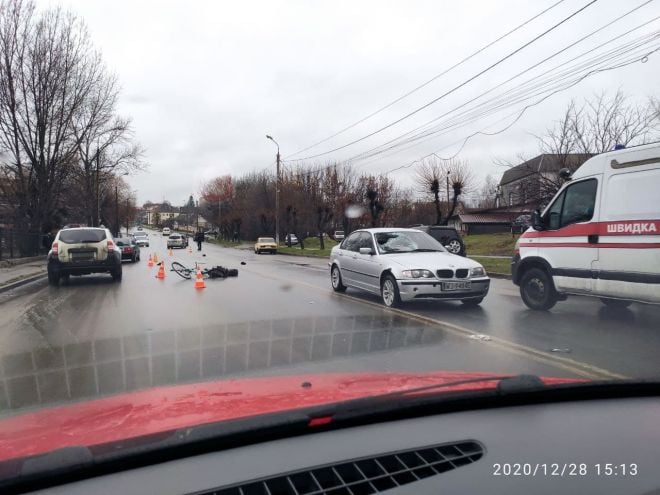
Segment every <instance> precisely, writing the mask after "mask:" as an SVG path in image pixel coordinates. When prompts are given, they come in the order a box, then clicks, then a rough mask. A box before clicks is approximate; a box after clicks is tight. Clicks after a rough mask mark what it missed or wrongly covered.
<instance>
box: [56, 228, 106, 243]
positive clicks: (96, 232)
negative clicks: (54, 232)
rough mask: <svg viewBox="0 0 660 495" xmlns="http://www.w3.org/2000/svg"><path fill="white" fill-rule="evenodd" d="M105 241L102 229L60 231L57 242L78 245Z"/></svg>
mask: <svg viewBox="0 0 660 495" xmlns="http://www.w3.org/2000/svg"><path fill="white" fill-rule="evenodd" d="M103 239H105V230H103V229H75V230H61V231H60V237H59V240H60V241H61V242H64V243H65V244H80V243H84V242H101V241H102V240H103Z"/></svg>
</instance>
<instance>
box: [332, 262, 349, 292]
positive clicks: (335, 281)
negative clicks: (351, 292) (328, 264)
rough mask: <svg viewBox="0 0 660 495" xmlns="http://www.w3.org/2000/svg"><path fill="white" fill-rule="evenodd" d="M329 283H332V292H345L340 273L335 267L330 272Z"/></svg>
mask: <svg viewBox="0 0 660 495" xmlns="http://www.w3.org/2000/svg"><path fill="white" fill-rule="evenodd" d="M330 281H331V282H332V290H334V291H335V292H344V291H346V286H345V285H344V284H343V283H342V281H341V272H340V271H339V267H338V266H337V265H335V266H333V267H332V270H330Z"/></svg>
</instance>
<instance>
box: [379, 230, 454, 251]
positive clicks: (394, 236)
mask: <svg viewBox="0 0 660 495" xmlns="http://www.w3.org/2000/svg"><path fill="white" fill-rule="evenodd" d="M374 237H375V238H376V245H377V246H378V252H379V253H380V254H388V253H424V252H444V251H445V248H444V247H442V245H441V244H440V243H439V242H438V241H436V240H435V239H434V238H433V237H431V236H430V235H428V234H426V233H424V232H407V231H401V232H378V233H377V234H375V235H374Z"/></svg>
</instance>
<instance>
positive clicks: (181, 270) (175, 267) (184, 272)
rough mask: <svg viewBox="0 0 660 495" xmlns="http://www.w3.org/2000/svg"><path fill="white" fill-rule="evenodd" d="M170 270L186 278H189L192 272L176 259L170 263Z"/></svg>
mask: <svg viewBox="0 0 660 495" xmlns="http://www.w3.org/2000/svg"><path fill="white" fill-rule="evenodd" d="M172 271H174V272H176V273H177V274H178V275H181V277H183V278H185V279H186V280H190V274H191V273H192V270H191V269H190V268H186V267H185V266H183V265H182V264H181V263H179V262H178V261H175V262H173V263H172Z"/></svg>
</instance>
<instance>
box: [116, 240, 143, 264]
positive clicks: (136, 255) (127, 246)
mask: <svg viewBox="0 0 660 495" xmlns="http://www.w3.org/2000/svg"><path fill="white" fill-rule="evenodd" d="M115 242H116V243H117V246H119V249H121V259H122V260H131V261H132V262H133V263H135V262H136V261H140V246H139V245H138V243H137V240H136V239H135V237H119V238H118V239H115Z"/></svg>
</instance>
